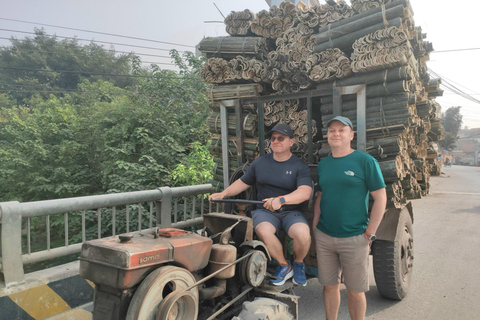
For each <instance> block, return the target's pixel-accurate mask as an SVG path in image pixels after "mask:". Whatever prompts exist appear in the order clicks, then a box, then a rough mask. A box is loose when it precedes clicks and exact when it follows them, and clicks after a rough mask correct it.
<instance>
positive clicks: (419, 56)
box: [201, 0, 443, 207]
mask: <svg viewBox="0 0 480 320" xmlns="http://www.w3.org/2000/svg"><path fill="white" fill-rule="evenodd" d="M245 16H246V18H245V19H243V18H240V15H239V18H238V19H240V20H245V21H248V22H246V23H244V22H238V24H242V25H244V27H242V28H243V29H245V28H246V27H245V26H246V25H249V27H250V30H249V31H247V32H245V31H242V32H245V33H244V34H248V35H249V36H248V37H232V39H230V41H231V42H230V44H229V45H228V47H225V46H222V44H221V42H223V43H227V42H226V41H225V39H223V40H221V39H220V38H217V40H209V41H210V42H211V43H213V48H214V49H215V50H216V51H217V52H216V53H215V54H216V55H215V57H213V58H211V59H209V61H208V62H207V63H206V65H205V67H204V69H203V70H202V71H201V76H202V79H204V81H207V82H210V83H216V84H218V85H216V86H214V89H212V94H211V100H212V101H218V100H221V99H222V97H225V99H228V98H235V97H240V96H241V97H246V96H248V95H250V96H251V97H255V96H259V95H269V94H278V93H286V92H297V91H301V90H307V89H326V91H328V90H332V91H331V92H333V89H334V88H335V87H342V86H351V85H359V84H366V85H367V89H366V95H367V101H366V128H367V152H368V153H369V154H371V155H372V156H374V157H375V158H376V159H377V160H378V161H379V164H380V168H381V170H382V173H383V175H384V178H385V181H386V183H387V194H388V197H389V200H390V201H389V205H390V206H396V207H398V206H400V205H402V204H404V203H405V202H406V200H407V199H415V198H419V197H421V196H423V195H425V194H427V193H428V188H429V176H430V173H431V172H432V170H434V166H435V162H434V160H435V159H436V157H437V153H438V148H436V144H435V143H436V141H438V140H440V139H441V138H442V132H443V131H442V127H441V123H440V106H439V105H438V103H436V102H435V101H434V100H433V99H434V98H435V97H436V96H440V95H442V90H440V88H439V85H440V83H441V82H440V79H431V78H430V76H429V74H428V71H427V67H426V62H427V61H428V59H429V52H431V51H432V50H433V47H432V45H431V43H429V42H427V41H425V40H424V39H425V35H424V34H423V33H422V32H421V28H420V27H417V26H415V25H414V22H413V18H412V16H413V11H412V9H411V7H410V3H409V0H352V7H349V6H348V5H346V4H336V5H327V4H325V5H321V6H316V7H313V8H303V9H298V8H295V6H294V5H293V4H291V3H290V2H283V3H282V4H281V5H280V6H279V7H272V8H271V9H270V11H265V10H264V11H262V12H260V13H258V14H257V15H254V17H252V16H251V14H249V13H246V14H245ZM234 20H235V19H234V16H233V13H232V17H231V18H229V24H230V25H235V22H234ZM238 34H239V33H236V35H238ZM251 34H256V35H259V36H260V37H259V38H258V39H262V40H260V41H261V42H262V45H254V43H255V40H250V38H251ZM267 38H269V39H273V40H275V44H274V45H272V44H271V43H268V40H267ZM235 41H237V44H234V43H235ZM242 41H243V42H242ZM240 43H243V44H241V45H240ZM247 43H248V45H247ZM264 44H265V45H264ZM255 46H256V47H255ZM232 47H235V49H232V50H230V48H232ZM259 47H262V49H261V50H258V49H253V48H259ZM243 48H252V49H251V50H247V49H243ZM265 48H268V49H267V50H269V51H268V52H265ZM241 50H243V51H242V52H239V51H241ZM201 51H202V50H201ZM203 51H204V52H206V53H207V54H212V51H213V49H208V51H207V49H204V50H203ZM222 51H223V52H222ZM247 51H248V53H247ZM260 52H261V53H260ZM227 53H228V54H231V55H234V54H237V56H235V57H229V56H228V55H227ZM218 57H222V58H218ZM242 82H243V84H240V83H242ZM248 82H256V83H260V84H261V88H253V87H242V94H239V92H238V90H239V89H238V88H239V86H252V85H255V84H254V83H250V84H248ZM227 83H234V84H230V85H228V84H227ZM220 88H222V90H220ZM223 88H225V89H223ZM227 88H231V92H230V93H228V89H227ZM235 90H236V91H235ZM322 91H323V90H322ZM220 92H221V94H220ZM213 93H215V94H213ZM356 106H357V102H356V97H355V96H352V95H347V96H343V97H342V115H344V116H347V117H349V118H350V119H352V120H353V121H352V122H353V125H354V128H356V118H357V113H356ZM263 107H264V123H265V126H266V128H265V132H266V131H268V130H269V129H271V127H273V126H274V125H275V124H277V123H288V124H289V125H290V126H291V127H292V129H294V132H295V137H296V141H297V143H296V144H295V146H294V148H293V150H294V151H295V153H296V154H297V155H299V156H301V157H302V158H304V159H305V158H306V150H307V143H308V141H307V140H308V139H307V129H308V127H311V128H312V132H313V133H314V137H315V138H314V141H313V153H314V159H315V163H316V162H318V161H319V160H320V159H322V158H323V157H326V156H327V155H328V154H329V147H328V144H327V142H326V140H324V139H325V134H326V128H325V124H326V123H327V122H328V120H330V119H332V118H333V96H322V97H321V98H320V99H319V101H318V102H317V103H316V105H315V106H314V110H313V112H314V113H315V112H317V113H318V118H315V117H314V119H316V120H312V122H311V123H308V121H307V116H306V106H305V101H304V100H303V99H300V100H299V99H286V100H284V99H282V98H281V96H279V100H278V101H275V102H268V103H265V104H264V106H263ZM215 108H217V107H216V104H215V103H212V110H213V111H212V114H211V116H210V117H209V119H208V120H207V123H208V124H209V126H210V128H211V129H210V130H211V131H212V132H214V133H216V134H218V133H219V128H220V123H219V120H218V118H219V117H218V114H219V113H218V110H216V109H215ZM243 108H247V109H248V111H247V110H246V109H245V110H244V114H245V119H244V120H245V122H244V132H245V136H246V137H247V139H250V142H249V144H248V146H249V148H250V149H251V152H250V153H249V154H248V155H247V158H248V160H250V158H251V157H252V156H255V155H256V154H258V153H259V151H260V150H258V144H257V145H255V143H253V141H257V142H258V133H257V131H256V127H255V126H256V125H257V120H258V119H257V118H256V117H257V114H256V108H255V107H252V105H249V106H248V107H247V106H243ZM233 117H234V116H233V114H232V115H229V117H228V119H229V124H228V128H229V134H230V135H232V136H233V135H234V134H235V130H234V129H235V124H234V123H235V122H234V121H233V120H234V118H233ZM317 133H318V134H317ZM232 136H231V137H230V142H229V144H231V143H232V141H234V139H233V138H232ZM256 139H257V140H256ZM217 140H218V139H217ZM218 144H219V141H216V143H215V146H216V147H215V148H214V147H212V153H214V154H215V158H216V159H217V162H218V164H219V169H218V168H217V169H218V170H219V172H220V171H221V167H220V166H221V162H219V161H218V160H219V159H221V154H220V153H217V152H219V150H220V149H219V148H218ZM354 145H355V141H354ZM255 146H256V148H257V149H255ZM265 146H266V149H267V150H266V151H267V152H269V151H268V149H269V141H268V140H266V141H265ZM229 147H230V148H231V150H232V151H231V152H232V154H231V156H232V158H231V159H232V160H231V163H232V165H233V167H232V168H231V169H232V170H234V169H235V168H236V167H237V166H238V163H237V164H235V161H236V159H235V158H234V157H235V156H236V153H235V152H234V151H233V148H234V146H231V145H229ZM244 149H247V148H244ZM252 149H254V151H252ZM233 159H235V161H233Z"/></svg>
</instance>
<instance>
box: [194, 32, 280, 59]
mask: <svg viewBox="0 0 480 320" xmlns="http://www.w3.org/2000/svg"><path fill="white" fill-rule="evenodd" d="M273 48H274V43H273V41H272V40H269V39H266V38H261V37H215V38H212V37H208V38H203V39H202V41H200V43H199V44H198V50H199V51H200V52H202V53H205V54H206V55H207V58H213V57H219V58H224V59H232V58H235V57H236V56H238V55H241V56H243V57H249V58H257V59H263V58H264V57H266V56H267V54H268V53H269V52H270V51H272V50H273Z"/></svg>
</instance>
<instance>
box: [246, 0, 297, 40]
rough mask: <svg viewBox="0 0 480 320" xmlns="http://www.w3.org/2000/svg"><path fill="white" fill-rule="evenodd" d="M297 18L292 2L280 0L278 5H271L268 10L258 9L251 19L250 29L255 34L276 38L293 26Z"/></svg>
mask: <svg viewBox="0 0 480 320" xmlns="http://www.w3.org/2000/svg"><path fill="white" fill-rule="evenodd" d="M296 20H297V10H296V7H295V5H294V4H293V3H291V2H287V1H285V2H282V3H281V4H280V6H278V7H277V6H273V7H271V8H270V10H269V11H267V10H262V11H260V12H259V13H258V14H257V15H256V16H255V17H254V19H253V20H252V23H251V26H250V28H251V30H252V32H253V33H255V34H256V35H259V36H261V37H265V38H271V39H277V38H279V37H280V36H282V34H283V33H284V32H285V31H286V30H288V29H289V28H290V27H292V26H294V25H295V23H296Z"/></svg>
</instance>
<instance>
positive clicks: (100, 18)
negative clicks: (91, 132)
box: [0, 0, 480, 128]
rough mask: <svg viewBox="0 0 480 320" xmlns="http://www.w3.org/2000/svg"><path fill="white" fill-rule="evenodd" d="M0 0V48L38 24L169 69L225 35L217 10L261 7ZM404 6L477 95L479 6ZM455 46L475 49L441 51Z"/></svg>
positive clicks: (473, 106) (467, 120)
mask: <svg viewBox="0 0 480 320" xmlns="http://www.w3.org/2000/svg"><path fill="white" fill-rule="evenodd" d="M0 2H1V3H2V5H1V11H0V18H1V19H0V44H1V45H8V44H9V41H8V40H5V39H3V38H10V37H12V36H14V37H16V38H18V39H22V38H24V37H25V36H31V35H30V34H28V33H31V32H33V29H34V28H35V27H37V28H42V27H43V28H44V29H45V31H46V33H47V34H56V35H57V36H58V37H73V36H77V38H79V39H87V40H94V41H105V42H106V43H102V45H103V46H104V47H105V48H110V46H113V47H114V48H115V50H116V51H125V52H132V51H133V52H135V53H136V54H139V55H140V56H141V58H142V61H146V62H155V63H164V64H160V66H161V67H168V66H169V63H171V59H170V58H168V50H169V49H172V48H175V49H177V50H179V51H183V50H188V51H194V46H195V45H196V44H198V43H199V42H200V40H201V39H202V38H203V37H204V36H211V37H215V36H223V35H227V34H226V33H225V27H224V25H223V24H219V23H207V22H206V21H223V17H222V15H221V14H220V12H219V10H220V11H221V12H222V13H223V15H225V16H227V15H228V14H229V13H230V12H231V11H241V10H244V9H250V10H251V11H253V12H259V11H260V10H263V9H268V5H267V3H266V2H265V1H264V0H212V1H206V0H195V1H193V0H186V1H179V0H172V1H166V0H137V1H132V0H128V1H126V0H96V1H92V0H76V1H74V0H42V1H39V0H0ZM347 2H348V1H347ZM320 3H324V0H320ZM215 5H216V6H217V7H218V9H219V10H218V9H217V8H216V6H215ZM411 6H412V7H413V11H414V13H415V15H414V20H415V25H416V26H421V27H422V30H423V32H424V33H426V34H427V38H426V40H427V41H430V42H432V43H433V47H434V49H435V51H434V52H433V53H431V55H430V61H429V62H428V63H427V66H428V67H429V68H430V69H431V70H433V71H434V72H436V73H437V74H439V75H441V76H442V78H443V79H444V80H446V81H448V82H449V83H451V84H452V85H454V86H456V87H457V88H458V89H460V90H462V91H463V92H466V93H468V94H470V95H472V96H473V97H474V98H476V99H479V100H480V88H479V82H480V81H479V76H480V63H479V58H480V37H479V36H478V30H479V27H478V25H479V22H478V20H479V17H478V12H479V9H480V3H479V2H477V1H473V0H467V1H461V2H457V1H452V0H411ZM5 19H13V20H21V21H24V22H17V21H11V20H5ZM25 22H34V23H33V24H32V23H25ZM46 25H52V26H46ZM53 26H59V27H66V28H71V29H82V30H88V31H95V32H101V33H110V34H116V35H119V36H111V35H105V34H99V33H92V32H84V31H79V30H70V29H64V28H57V27H53ZM18 31H22V32H28V33H21V32H18ZM127 37H132V38H142V39H149V40H154V41H144V40H138V39H132V38H127ZM161 42H168V43H174V44H179V45H182V46H178V45H172V44H166V43H161ZM112 43H113V44H112ZM99 44H100V43H99ZM132 45H135V46H141V47H144V48H140V47H133V46H132ZM458 49H477V50H463V51H453V52H440V51H445V50H458ZM142 54H148V55H150V56H148V55H142ZM161 56H165V57H166V58H162V57H161ZM444 89H445V88H444ZM437 101H438V102H439V103H440V104H441V105H442V109H443V110H446V109H447V108H449V107H451V106H462V109H461V113H462V115H463V125H464V126H468V127H470V128H474V127H477V128H478V127H480V104H478V103H475V102H471V101H469V100H466V99H464V98H462V97H460V96H459V95H456V94H454V93H452V92H451V91H449V90H447V89H445V93H444V96H443V97H440V98H437Z"/></svg>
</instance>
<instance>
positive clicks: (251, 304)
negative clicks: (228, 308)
mask: <svg viewBox="0 0 480 320" xmlns="http://www.w3.org/2000/svg"><path fill="white" fill-rule="evenodd" d="M264 319H269V320H292V319H293V316H292V314H291V313H290V312H289V311H288V306H287V305H286V304H285V303H283V302H280V301H277V300H274V299H270V298H255V300H253V301H246V302H244V303H243V305H242V311H241V312H240V314H239V315H238V316H237V317H233V318H232V320H264Z"/></svg>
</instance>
